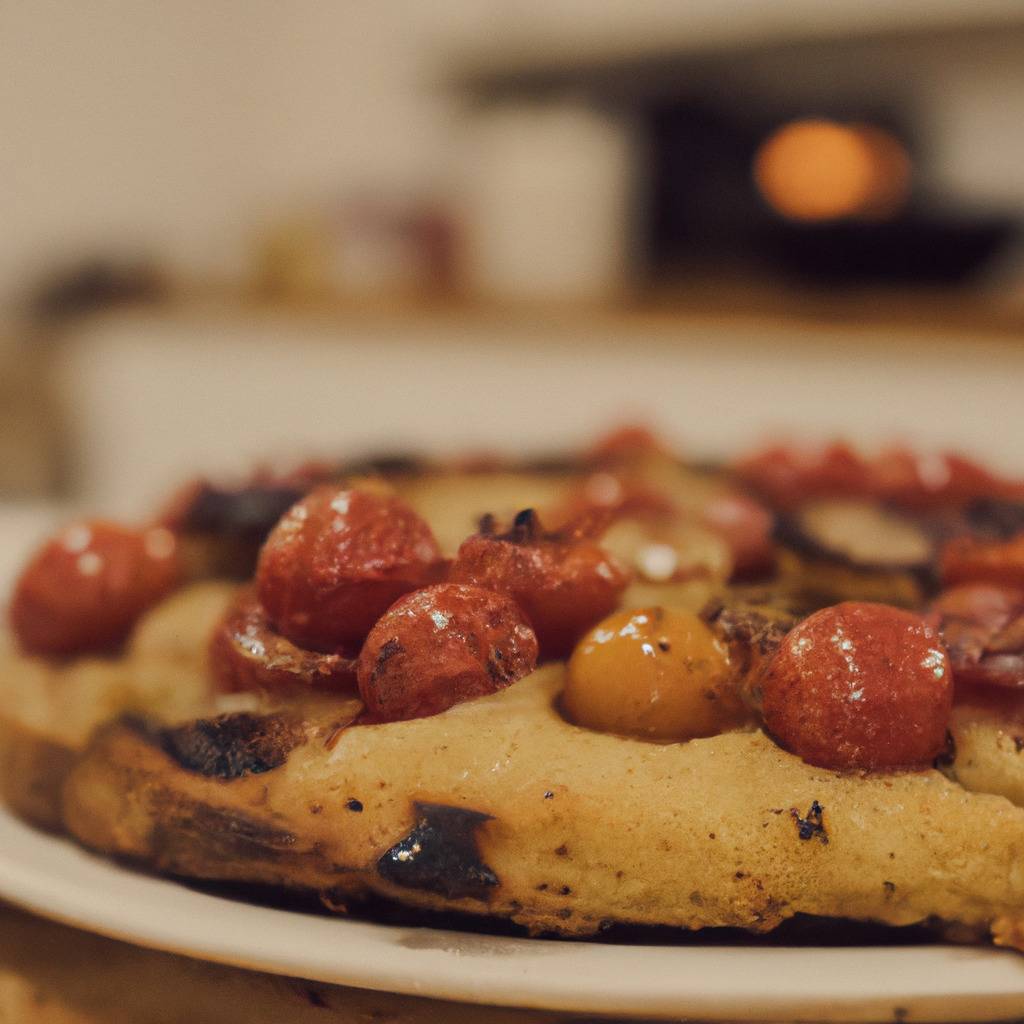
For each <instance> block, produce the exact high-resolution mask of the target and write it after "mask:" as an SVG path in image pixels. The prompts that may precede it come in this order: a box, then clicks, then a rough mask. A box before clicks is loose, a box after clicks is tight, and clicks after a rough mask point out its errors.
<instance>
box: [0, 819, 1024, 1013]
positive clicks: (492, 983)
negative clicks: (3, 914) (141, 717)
mask: <svg viewBox="0 0 1024 1024" xmlns="http://www.w3.org/2000/svg"><path fill="white" fill-rule="evenodd" d="M0 895H2V896H4V897H6V898H7V899H9V900H11V901H12V902H14V903H19V904H21V905H22V906H25V907H27V908H29V909H31V910H34V911H37V912H38V913H40V914H43V915H45V916H47V917H52V918H55V919H56V920H59V921H63V922H66V923H68V924H72V925H77V926H80V927H82V928H87V929H89V930H91V931H95V932H99V933H100V934H103V935H108V936H111V937H113V938H118V939H123V940H125V941H128V942H134V943H137V944H138V945H142V946H149V947H152V948H154V949H163V950H169V951H171V952H175V953H182V954H185V955H188V956H192V957H198V958H201V959H204V960H214V961H218V962H220V963H227V964H235V965H237V966H240V967H249V968H254V969H258V970H262V971H271V972H273V973H277V974H288V975H294V976H297V977H302V978H309V979H312V980H315V981H326V982H336V983H339V984H343V985H355V986H359V987H362V988H372V989H380V990H384V991H389V992H401V993H407V994H415V995H422V996H434V997H438V998H444V999H455V1000H463V1001H468V1002H479V1003H492V1004H500V1005H506V1006H521V1007H532V1008H538V1009H539V1008H543V1009H550V1010H566V1011H569V1010H577V1011H581V1012H588V1013H601V1014H633V1015H642V1016H645V1017H648V1018H651V1017H673V1018H678V1017H681V1016H687V1017H701V1018H705V1019H729V1020H751V1021H755V1020H756V1021H763V1020H781V1019H786V1020H818V1021H821V1020H829V1021H876V1020H896V1021H902V1020H911V1021H918V1020H920V1021H963V1020H972V1021H983V1020H984V1021H988V1020H997V1019H1006V1018H1012V1017H1020V1016H1024V957H1021V956H1018V955H1017V954H1014V953H1010V952H1006V951H996V950H991V949H981V948H973V947H954V946H904V947H899V946H896V947H888V948H885V947H862V948H854V949H806V948H777V947H772V948H759V947H747V948H744V947H695V946H683V947H672V946H614V945H604V944H596V943H583V942H548V941H536V940H530V939H511V938H496V937H490V936H481V935H472V934H467V933H460V932H451V931H438V930H435V929H429V928H409V927H394V926H385V925H376V924H369V923H366V922H360V921H351V920H345V919H342V918H332V917H321V916H318V915H313V914H303V913H298V912H295V911H287V910H276V909H270V908H267V907H260V906H255V905H252V904H248V903H243V902H238V901H235V900H231V899H226V898H223V897H219V896H212V895H207V894H205V893H199V892H194V891H192V890H191V889H188V888H185V887H183V886H181V885H178V884H176V883H174V882H171V881H166V880H163V879H159V878H152V877H149V876H147V875H143V874H139V873H136V872H133V871H131V870H128V869H126V868H123V867H120V866H118V865H116V864H113V863H110V862H107V861H105V860H103V859H101V858H98V857H95V856H93V855H91V854H89V853H86V852H85V851H84V850H81V849H79V848H78V847H76V846H74V845H72V844H71V843H70V842H68V841H66V840H63V839H59V838H56V837H53V836H49V835H44V834H42V833H40V832H37V831H35V830H34V829H31V828H29V827H28V826H26V825H24V824H22V823H21V822H20V821H18V820H16V819H15V818H13V817H12V816H11V815H10V814H9V813H7V812H6V811H4V810H2V809H0Z"/></svg>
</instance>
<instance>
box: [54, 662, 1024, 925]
mask: <svg viewBox="0 0 1024 1024" xmlns="http://www.w3.org/2000/svg"><path fill="white" fill-rule="evenodd" d="M561 684H562V668H561V667H560V666H550V667H547V668H544V669H542V670H540V671H538V672H536V673H534V674H533V675H532V676H530V677H528V678H527V679H524V680H521V681H520V682H519V683H516V684H515V685H513V686H512V687H510V688H509V689H508V690H506V691H503V692H501V693H498V694H495V695H493V696H491V697H486V698H483V699H480V700H477V701H473V702H471V703H468V704H464V705H461V706H458V707H455V708H452V709H450V710H449V711H447V712H445V713H444V714H441V715H437V716H434V717H432V718H427V719H420V720H416V721H411V722H400V723H391V724H387V725H376V726H354V727H351V728H348V729H345V730H344V731H342V732H341V734H340V737H339V736H338V735H337V722H338V721H339V720H341V719H344V717H345V715H346V714H348V709H346V708H344V707H343V706H341V705H336V706H334V707H333V708H329V707H323V708H321V709H320V711H319V712H318V713H317V714H315V715H309V716H307V717H306V718H305V719H304V721H303V726H302V728H303V730H304V731H303V736H302V738H301V741H300V742H298V743H296V745H294V746H293V747H292V748H291V749H289V750H288V751H287V753H286V756H285V757H284V758H283V760H282V762H281V763H280V764H279V766H277V767H273V768H270V769H269V770H266V771H262V772H260V773H258V774H253V773H248V774H242V775H240V776H239V777H234V778H225V777H218V776H216V775H211V774H204V772H203V771H202V770H197V768H196V766H195V765H194V764H193V765H189V766H188V767H185V766H183V765H182V763H181V762H180V760H179V759H176V758H175V757H174V756H172V755H171V754H170V753H168V749H169V748H168V745H167V736H166V734H165V733H161V732H159V731H153V730H151V729H148V728H145V727H142V726H140V725H139V724H138V723H120V724H117V725H114V726H111V727H108V728H106V729H104V730H103V731H101V733H100V734H99V735H98V737H97V738H96V740H95V742H94V743H93V744H92V745H91V747H90V748H89V750H88V751H87V752H86V754H85V756H84V757H83V758H82V760H81V761H80V762H79V763H78V764H77V765H76V766H75V768H74V769H73V770H72V772H71V774H70V777H69V779H68V783H67V785H66V788H65V794H64V797H65V798H64V813H65V820H66V823H67V825H68V827H69V829H70V830H71V832H72V833H73V834H74V835H76V836H77V837H78V838H79V839H80V840H81V841H82V842H83V843H85V844H86V845H88V846H91V847H93V848H95V849H98V850H102V851H104V852H107V853H115V854H119V855H125V856H128V857H131V858H134V859H136V860H138V861H141V862H143V863H145V864H147V865H150V866H152V867H155V868H157V869H158V870H162V871H168V872H171V873H174V874H181V875H186V876H190V877H200V878H209V879H230V880H236V881H237V880H241V881H246V882H253V883H263V884H269V885H272V886H277V887H287V888H293V889H299V890H314V891H317V892H320V893H322V894H324V895H325V896H326V898H327V899H328V900H329V901H331V902H332V903H333V904H335V905H339V904H340V905H348V904H349V903H351V902H352V901H357V900H359V899H361V898H362V897H364V896H366V895H368V894H377V895H381V896H385V897H387V898H390V899H393V900H396V901H398V902H400V903H403V904H406V905H409V906H414V907H419V908H424V909H430V910H458V911H462V912H468V913H471V914H483V915H494V916H498V917H505V918H510V919H511V920H513V921H516V922H518V923H520V924H523V925H525V926H526V927H528V928H529V929H531V930H532V931H534V932H554V933H559V934H564V935H591V934H594V933H595V932H597V931H599V930H600V929H602V928H603V927H606V926H607V925H608V924H610V923H614V922H629V923H637V924H648V925H649V924H657V925H669V926H675V927H682V928H689V929H695V928H704V927H720V926H733V927H740V928H747V929H751V930H755V931H766V930H769V929H771V928H773V927H775V926H776V925H778V924H779V923H781V922H782V921H783V920H785V919H786V918H788V917H790V916H792V915H794V914H797V913H802V914H814V915H820V916H826V917H848V918H855V919H863V920H874V921H880V922H884V923H887V924H893V925H904V924H911V923H915V922H919V921H924V920H928V919H933V918H935V919H941V920H944V921H952V922H958V923H961V924H965V925H970V926H982V927H988V926H989V925H990V924H991V922H992V921H993V920H995V919H997V918H998V919H1000V920H1001V922H1002V923H1001V930H1002V933H1003V934H1007V933H1008V932H1009V928H1008V925H1007V924H1006V922H1007V921H1015V920H1018V919H1020V918H1021V916H1022V915H1024V810H1022V809H1020V808H1018V807H1015V806H1014V805H1013V804H1011V803H1010V801H1009V800H1007V799H1005V798H1003V797H1001V796H993V795H988V794H977V793H970V792H968V791H966V790H965V789H964V788H963V787H961V786H959V785H957V784H956V783H955V782H952V781H950V780H949V779H948V778H946V777H945V776H944V775H943V774H941V773H940V772H938V771H934V770H929V771H924V772H917V773H906V774H886V775H876V776H861V775H857V774H842V773H838V772H831V771H826V770H822V769H817V768H812V767H810V766H808V765H806V764H804V763H803V762H802V761H800V760H799V759H798V758H796V757H794V756H792V755H790V754H788V753H786V752H785V751H783V750H781V749H780V748H779V747H777V746H776V745H775V744H774V743H773V742H772V740H771V739H769V738H768V737H767V736H765V735H764V734H763V733H762V732H761V731H736V732H730V733H726V734H723V735H719V736H715V737H711V738H708V739H700V740H692V741H690V742H688V743H673V744H666V745H657V744H650V743H645V742H641V741H636V740H630V739H624V738H621V737H617V736H609V735H602V734H598V733H593V732H589V731H587V730H583V729H579V728H576V727H575V726H573V725H571V724H569V723H567V722H566V721H565V720H564V719H563V718H562V717H561V715H560V714H559V713H558V710H557V707H556V701H557V697H558V693H559V691H560V689H561ZM442 840H443V841H442ZM444 850H448V851H455V853H454V854H453V855H452V856H451V857H450V858H449V859H448V860H447V861H446V860H445V857H444V856H443V855H442V854H443V852H444Z"/></svg>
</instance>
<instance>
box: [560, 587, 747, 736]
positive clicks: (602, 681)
mask: <svg viewBox="0 0 1024 1024" xmlns="http://www.w3.org/2000/svg"><path fill="white" fill-rule="evenodd" d="M562 703H563V709H564V711H565V714H566V715H567V717H568V718H569V719H571V720H572V721H573V722H575V723H576V724H577V725H582V726H585V727H587V728H589V729H596V730H598V731H600V732H611V733H618V734H620V735H625V736H639V737H641V738H644V739H650V740H660V741H672V740H686V739H693V738H695V737H698V736H714V735H715V734H717V733H719V732H723V731H724V730H726V729H729V728H732V727H733V726H735V725H737V724H739V723H740V722H741V721H742V720H743V719H744V717H745V713H744V709H743V705H742V704H741V702H740V700H739V697H738V696H737V694H736V691H735V686H734V685H733V680H732V673H731V672H730V668H729V655H728V651H727V649H726V647H725V645H724V644H723V643H722V642H721V641H720V640H719V639H718V638H717V637H715V635H714V634H713V633H712V632H711V630H710V629H709V628H708V627H707V625H706V624H705V623H704V622H703V620H701V619H700V618H698V617H697V616H696V615H694V614H693V613H692V612H687V611H682V610H678V609H674V608H662V607H658V606H654V607H650V608H640V609H635V610H633V611H628V612H620V613H618V614H616V615H612V616H610V617H609V618H607V619H605V620H604V621H603V622H601V623H600V624H598V625H597V626H595V627H594V628H593V629H592V630H591V631H590V632H589V633H588V634H587V635H586V636H585V637H584V638H583V639H582V640H581V641H580V642H579V644H577V646H576V649H575V651H574V652H573V655H572V657H571V658H570V659H569V666H568V673H567V678H566V685H565V692H564V694H563V698H562Z"/></svg>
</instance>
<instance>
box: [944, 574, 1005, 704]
mask: <svg viewBox="0 0 1024 1024" xmlns="http://www.w3.org/2000/svg"><path fill="white" fill-rule="evenodd" d="M929 621H930V622H932V623H933V624H934V625H935V626H936V628H937V629H938V631H939V634H940V635H941V637H942V640H943V643H944V644H945V645H946V650H947V651H949V660H950V663H951V664H952V666H953V679H954V680H955V682H956V684H957V686H958V687H959V686H960V685H962V684H966V685H981V686H1002V687H1009V688H1012V689H1016V688H1020V687H1024V590H1018V589H1016V588H1013V587H999V586H995V585H993V584H990V583H965V584H963V585H962V586H959V587H953V588H951V589H950V590H946V591H943V593H941V594H940V595H939V596H938V597H937V598H936V599H935V601H934V603H933V604H932V607H931V614H930V615H929Z"/></svg>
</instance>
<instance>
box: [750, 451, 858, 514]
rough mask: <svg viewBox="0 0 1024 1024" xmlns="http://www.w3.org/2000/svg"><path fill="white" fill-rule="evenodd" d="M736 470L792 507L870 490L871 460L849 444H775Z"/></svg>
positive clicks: (771, 499) (781, 503)
mask: <svg viewBox="0 0 1024 1024" xmlns="http://www.w3.org/2000/svg"><path fill="white" fill-rule="evenodd" d="M733 468H734V470H735V472H736V474H737V475H738V476H739V477H740V478H741V479H742V480H743V481H744V482H745V483H747V484H748V485H749V486H750V487H752V488H753V489H754V490H755V491H756V492H757V493H758V494H760V495H761V496H763V497H764V498H765V499H766V500H767V501H769V502H770V503H771V504H773V505H776V506H778V507H781V508H788V507H792V506H793V505H797V504H799V503H800V502H802V501H805V500H806V499H808V498H815V497H844V496H848V497H853V496H857V495H863V494H867V493H869V491H870V474H869V469H868V466H867V463H866V462H865V461H864V459H863V458H861V456H860V455H859V454H858V453H857V452H856V451H854V450H853V449H852V448H851V447H850V446H849V445H846V444H841V443H839V442H836V443H833V444H830V445H826V446H824V447H808V448H800V447H795V446H792V445H774V446H772V447H770V448H765V449H763V450H761V451H758V452H755V453H754V454H752V455H749V456H747V457H745V458H743V459H740V460H739V461H738V462H737V463H736V464H735V466H734V467H733Z"/></svg>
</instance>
